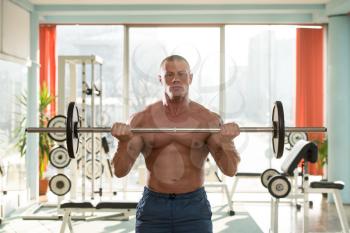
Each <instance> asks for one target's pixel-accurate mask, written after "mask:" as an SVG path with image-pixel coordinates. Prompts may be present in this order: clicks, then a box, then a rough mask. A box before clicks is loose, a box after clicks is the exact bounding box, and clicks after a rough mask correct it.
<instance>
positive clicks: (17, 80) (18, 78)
mask: <svg viewBox="0 0 350 233" xmlns="http://www.w3.org/2000/svg"><path fill="white" fill-rule="evenodd" d="M26 80H27V67H26V66H24V65H19V64H15V63H11V62H6V61H2V60H0V83H1V87H2V88H3V90H6V91H1V92H0V112H1V118H0V158H1V160H0V165H1V168H2V169H3V171H4V172H5V180H6V181H5V182H6V185H7V186H6V190H19V189H20V188H21V189H22V188H24V187H25V180H24V177H25V175H24V172H25V166H24V158H21V157H20V153H19V150H18V148H17V147H15V142H16V136H17V134H16V133H15V132H16V130H17V129H20V130H21V133H23V134H24V127H25V124H21V120H22V119H25V118H26V113H27V109H26V106H25V104H21V103H20V101H19V99H20V98H21V95H23V96H25V97H27V95H26V89H27V82H26Z"/></svg>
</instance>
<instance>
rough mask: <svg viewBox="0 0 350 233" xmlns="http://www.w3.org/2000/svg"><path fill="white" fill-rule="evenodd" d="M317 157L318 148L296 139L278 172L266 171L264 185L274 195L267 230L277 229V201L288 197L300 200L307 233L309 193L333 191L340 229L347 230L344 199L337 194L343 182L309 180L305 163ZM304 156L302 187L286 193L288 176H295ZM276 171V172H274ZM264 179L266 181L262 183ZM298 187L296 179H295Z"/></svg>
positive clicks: (288, 184)
mask: <svg viewBox="0 0 350 233" xmlns="http://www.w3.org/2000/svg"><path fill="white" fill-rule="evenodd" d="M317 157H318V149H317V146H316V144H314V143H312V142H309V141H305V140H299V141H298V142H297V143H296V144H295V145H294V147H293V148H292V150H291V152H290V153H289V155H288V156H287V157H286V159H285V160H284V161H283V163H282V166H281V170H282V172H283V173H282V174H280V173H274V172H273V173H274V174H272V173H271V170H273V169H268V170H270V174H269V172H266V171H268V170H266V171H265V172H264V173H263V174H262V177H261V180H262V183H263V185H264V186H265V187H266V185H267V186H268V189H269V192H270V194H271V195H272V196H273V198H272V199H271V226H270V233H276V232H278V204H279V199H280V198H283V197H287V196H288V198H294V199H296V198H298V197H299V198H302V199H303V207H304V208H303V209H304V222H303V232H308V216H309V194H310V193H330V194H333V198H334V202H335V206H336V209H337V213H338V217H339V220H340V223H341V227H342V232H346V233H348V232H349V225H348V222H347V219H346V214H345V211H344V206H343V202H342V199H341V195H340V190H342V189H343V188H344V183H343V182H341V181H336V182H325V181H316V182H309V174H308V166H307V162H310V163H315V162H316V161H317ZM303 159H304V165H303V167H302V187H301V188H302V189H301V193H299V194H298V193H297V190H298V188H297V187H294V190H295V192H294V193H292V194H291V195H289V192H290V190H291V185H290V182H289V180H288V179H287V176H293V175H294V176H295V177H296V178H297V177H298V174H297V173H298V171H297V170H298V169H297V168H298V164H299V163H300V162H301V161H302V160H303ZM276 172H277V171H276ZM264 181H265V184H264ZM295 185H296V186H297V182H295Z"/></svg>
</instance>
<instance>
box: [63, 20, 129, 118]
mask: <svg viewBox="0 0 350 233" xmlns="http://www.w3.org/2000/svg"><path fill="white" fill-rule="evenodd" d="M123 32H124V30H123V26H115V25H99V26H97V25H93V26H92V25H74V26H72V25H60V26H58V27H57V32H56V33H57V45H56V53H57V56H90V55H96V56H99V57H101V58H102V59H103V65H102V80H103V81H102V90H103V97H102V98H103V116H104V118H103V123H104V124H105V125H111V124H112V123H113V122H114V121H118V120H119V121H121V120H123V116H122V115H123V114H122V113H123V107H122V102H123V101H122V89H123V83H122V80H123V78H122V77H123V46H124V42H123V35H124V33H123ZM80 71H81V70H80ZM89 71H90V70H88V69H87V72H89ZM78 72H79V71H78ZM76 76H77V93H76V95H77V96H78V97H79V96H81V83H82V80H81V74H79V73H77V74H76ZM86 76H89V74H87V75H86ZM78 77H79V78H78ZM96 79H97V80H96V81H97V82H98V78H97V77H96ZM68 80H69V79H68ZM97 102H99V101H98V100H97ZM87 103H89V102H88V101H87Z"/></svg>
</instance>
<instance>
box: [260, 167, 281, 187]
mask: <svg viewBox="0 0 350 233" xmlns="http://www.w3.org/2000/svg"><path fill="white" fill-rule="evenodd" d="M279 174H280V173H279V172H278V171H277V170H276V169H273V168H269V169H266V170H265V171H264V172H263V173H262V174H261V176H260V180H261V183H262V185H263V186H264V187H265V188H267V185H268V184H269V181H270V179H271V178H272V177H274V176H277V175H279Z"/></svg>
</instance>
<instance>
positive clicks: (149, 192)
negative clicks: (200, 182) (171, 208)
mask: <svg viewBox="0 0 350 233" xmlns="http://www.w3.org/2000/svg"><path fill="white" fill-rule="evenodd" d="M203 194H205V189H204V187H201V188H199V189H196V190H195V191H193V192H189V193H179V194H178V193H158V192H154V191H152V190H150V189H149V188H147V187H145V188H144V190H143V195H151V196H154V197H161V198H167V199H191V198H194V197H198V196H201V195H203Z"/></svg>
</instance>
